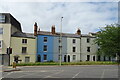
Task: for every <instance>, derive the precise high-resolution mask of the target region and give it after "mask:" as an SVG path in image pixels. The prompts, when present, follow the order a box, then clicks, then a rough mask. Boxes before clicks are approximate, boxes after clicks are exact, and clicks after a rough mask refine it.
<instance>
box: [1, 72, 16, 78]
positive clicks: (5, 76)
mask: <svg viewBox="0 0 120 80" xmlns="http://www.w3.org/2000/svg"><path fill="white" fill-rule="evenodd" d="M12 73H14V72H10V73H8V74H6V75H4V76H3V78H5V77H6V76H8V75H10V74H12Z"/></svg>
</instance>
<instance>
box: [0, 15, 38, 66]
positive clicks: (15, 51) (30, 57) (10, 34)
mask: <svg viewBox="0 0 120 80" xmlns="http://www.w3.org/2000/svg"><path fill="white" fill-rule="evenodd" d="M9 47H10V48H12V54H7V48H9ZM35 56H36V40H35V37H34V34H31V33H23V32H22V28H21V24H20V23H19V22H18V21H17V20H16V19H15V18H14V17H13V16H12V15H11V14H10V13H0V64H2V65H10V64H12V62H14V61H16V62H18V63H20V62H35V61H36V57H35Z"/></svg>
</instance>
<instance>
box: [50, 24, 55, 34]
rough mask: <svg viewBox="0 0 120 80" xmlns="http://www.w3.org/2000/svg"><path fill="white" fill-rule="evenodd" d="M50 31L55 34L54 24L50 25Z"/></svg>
mask: <svg viewBox="0 0 120 80" xmlns="http://www.w3.org/2000/svg"><path fill="white" fill-rule="evenodd" d="M51 30H52V31H51V32H52V34H55V25H52V29H51Z"/></svg>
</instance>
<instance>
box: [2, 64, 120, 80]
mask: <svg viewBox="0 0 120 80" xmlns="http://www.w3.org/2000/svg"><path fill="white" fill-rule="evenodd" d="M18 68H20V69H21V71H13V72H3V77H4V78H13V79H14V80H16V79H19V80H22V79H23V78H24V79H27V78H29V79H39V80H46V79H50V78H54V79H59V78H61V79H62V80H63V79H65V80H67V79H70V80H74V79H78V80H79V78H81V79H82V78H83V79H88V80H90V79H95V80H96V79H99V80H104V79H107V78H109V79H108V80H110V79H111V80H118V79H117V78H118V66H117V65H75V66H22V67H18ZM29 79H28V80H29ZM3 80H8V79H3ZM52 80H53V79H52Z"/></svg>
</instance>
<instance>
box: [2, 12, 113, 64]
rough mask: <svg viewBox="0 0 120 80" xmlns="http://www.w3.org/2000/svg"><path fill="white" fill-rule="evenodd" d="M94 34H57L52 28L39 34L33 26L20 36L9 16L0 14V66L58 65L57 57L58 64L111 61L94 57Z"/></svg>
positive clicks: (104, 57) (20, 30)
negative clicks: (29, 63) (30, 30)
mask: <svg viewBox="0 0 120 80" xmlns="http://www.w3.org/2000/svg"><path fill="white" fill-rule="evenodd" d="M61 34H62V36H61V37H62V38H61V37H60V35H61ZM95 35H96V33H89V34H81V30H80V29H78V30H77V31H76V33H60V32H56V30H55V25H53V26H52V27H51V31H50V32H48V31H41V30H40V29H38V26H37V23H35V24H34V33H24V32H22V28H21V24H20V23H19V22H18V21H17V20H16V19H15V18H14V17H13V16H12V15H11V14H10V13H0V64H2V65H11V64H12V63H13V62H17V63H28V62H33V63H34V62H47V61H49V62H51V61H55V62H59V61H60V56H61V60H62V62H79V61H111V60H115V59H114V58H112V57H106V56H104V55H97V54H96V52H97V51H98V50H99V47H98V45H97V44H95V43H94V40H95V39H96V36H95ZM7 48H12V54H7ZM60 51H61V55H60Z"/></svg>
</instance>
